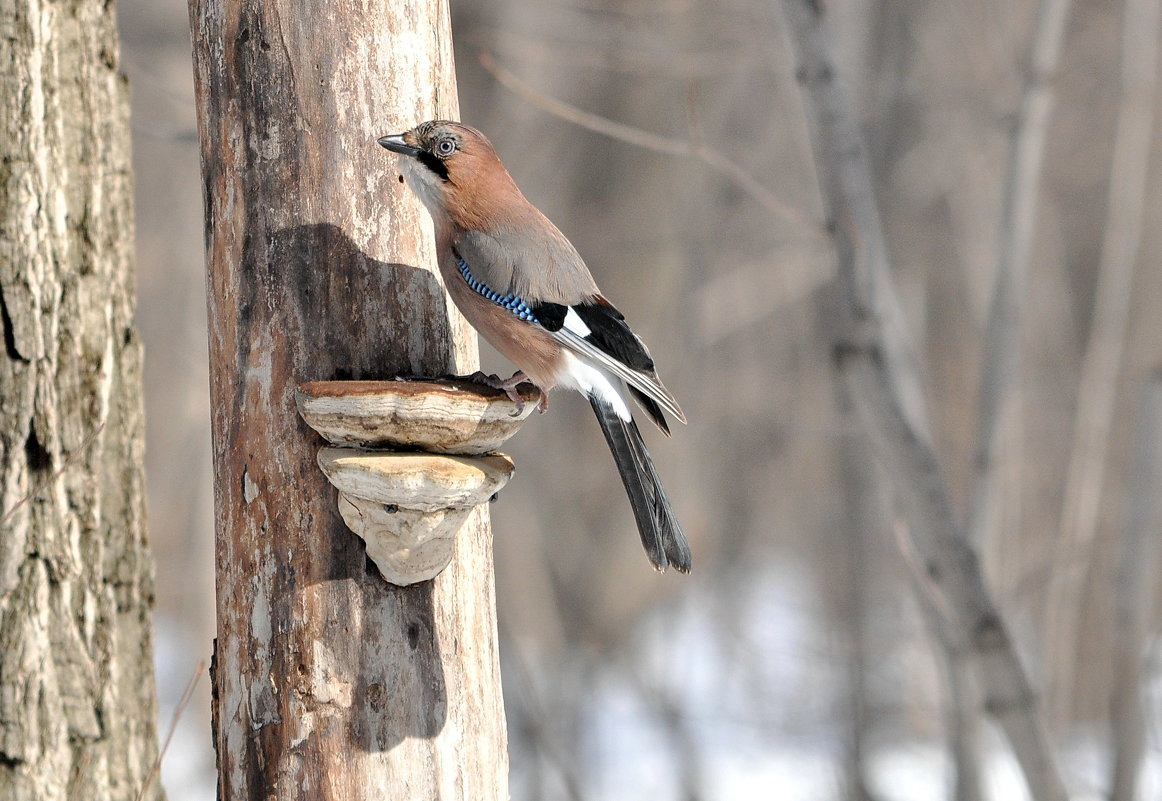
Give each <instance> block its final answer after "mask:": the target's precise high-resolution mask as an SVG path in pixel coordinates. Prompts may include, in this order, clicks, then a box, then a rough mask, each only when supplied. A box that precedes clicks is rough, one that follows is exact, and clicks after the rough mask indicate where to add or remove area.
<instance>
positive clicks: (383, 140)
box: [376, 134, 420, 156]
mask: <svg viewBox="0 0 1162 801" xmlns="http://www.w3.org/2000/svg"><path fill="white" fill-rule="evenodd" d="M376 141H377V142H379V144H381V145H383V146H384V147H386V148H387V149H388V150H390V151H392V152H393V153H402V154H403V155H405V156H416V155H419V153H420V149H419V148H418V147H412V146H411V145H409V144H408V143H407V142H405V141H404V140H403V134H389V135H387V136H381V137H379V139H377V140H376Z"/></svg>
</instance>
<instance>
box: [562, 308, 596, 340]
mask: <svg viewBox="0 0 1162 801" xmlns="http://www.w3.org/2000/svg"><path fill="white" fill-rule="evenodd" d="M564 327H565V328H567V329H569V330H570V331H572V332H573V333H574V334H576V335H577V336H579V337H581V338H582V339H584V338H585V337H587V336H589V335H590V334H592V333H593V332H592V331H590V330H589V326H587V325H585V321H584V320H582V319H581V315H579V314H577V312H575V311H573V309H572V308H570V309H569V310H568V311H567V312H565V322H564Z"/></svg>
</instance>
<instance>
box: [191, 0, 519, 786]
mask: <svg viewBox="0 0 1162 801" xmlns="http://www.w3.org/2000/svg"><path fill="white" fill-rule="evenodd" d="M306 8H308V7H307V6H303V5H302V4H298V3H291V2H287V1H286V0H242V2H225V0H191V1H190V24H191V30H192V35H193V41H194V66H195V84H196V87H195V88H196V96H197V107H198V127H199V135H200V139H201V149H202V171H203V186H204V202H205V213H206V247H207V262H208V274H209V280H208V294H209V331H210V374H211V385H212V386H211V402H212V407H213V408H212V430H213V452H214V474H215V498H216V521H217V535H216V540H217V548H216V553H217V568H216V572H217V598H218V601H217V607H218V609H217V613H218V637H217V642H216V646H215V659H214V667H213V688H214V701H213V703H214V716H215V732H216V733H215V742H216V748H217V753H218V765H219V784H220V790H219V797H220V798H221V799H223V801H238V800H240V799H260V798H261V799H267V798H288V799H290V798H310V799H343V801H357V800H358V799H370V798H375V799H384V798H387V799H396V798H398V799H413V798H425V799H429V798H431V799H434V798H473V799H487V798H494V799H507V797H508V791H507V770H508V765H507V756H506V750H505V727H504V715H503V708H502V705H501V698H500V676H499V668H498V659H497V650H496V620H495V604H494V598H493V580H492V543H491V533H490V529H489V524H488V518H487V512H484V511H476V512H473V513H472V515H471V517H470V519H469V521H468V523H467V524H466V525H465V526H464V528H463V529H462V530H461V531H460V534H459V542H458V546H457V550H456V556H455V558H454V560H453V562H452V564H451V566H450V568H449V569H448V570H447V571H445V572H444V573H442V574H441V575H439V576H438V577H437V578H435V579H434V580H432V581H425V582H422V583H419V584H416V585H413V586H411V587H407V588H401V587H395V586H393V585H389V584H388V583H386V582H385V581H384V580H383V579H382V578H381V577H380V575H379V574H378V573H377V571H376V570H375V568H374V567H371V566H369V563H368V560H367V557H366V554H365V551H364V547H363V543H362V542H361V541H360V540H359V539H358V538H356V537H355V536H354V535H353V534H352V533H351V532H349V531H348V530H347V529H346V528H345V527H344V525H343V523H342V521H341V520H340V517H339V513H338V511H337V509H336V500H335V491H334V489H332V488H331V486H330V485H329V484H328V483H327V482H326V479H325V478H324V476H323V474H322V473H321V472H320V470H319V468H318V467H317V466H316V464H315V453H316V450H317V447H318V439H317V437H316V435H315V434H314V433H313V432H311V431H310V429H308V428H307V427H306V425H305V424H304V423H303V422H302V421H301V420H300V419H299V416H298V414H297V413H296V410H295V400H294V393H295V388H296V386H297V385H298V384H300V383H303V382H306V381H311V380H333V379H366V378H384V377H388V376H393V375H398V374H423V375H438V374H445V373H464V372H471V371H472V370H473V369H475V362H476V349H475V348H476V346H475V339H474V337H473V336H472V334H471V332H470V329H468V328H467V327H466V325H465V324H464V323H463V321H462V320H461V319H460V317H459V316H458V315H457V314H456V312H455V311H454V310H452V309H451V307H450V305H449V304H448V302H447V301H446V298H445V295H444V292H443V290H442V288H441V286H440V283H439V281H438V279H437V277H436V273H435V271H434V260H433V247H432V238H431V233H430V226H429V223H428V221H427V218H426V216H425V214H424V213H423V212H422V210H421V207H420V206H419V205H418V203H417V202H416V201H415V200H414V199H413V198H412V197H411V196H410V195H409V193H408V192H407V190H406V188H405V187H404V185H403V183H402V179H401V178H400V176H399V173H398V172H397V171H396V164H395V161H394V159H393V158H392V157H391V155H390V154H388V153H387V152H386V151H385V150H383V149H382V148H381V147H379V146H378V145H377V144H376V141H375V140H376V138H377V137H378V136H380V135H382V134H385V133H391V132H396V131H399V130H402V129H404V128H406V127H410V126H411V125H413V124H415V123H416V122H418V121H420V120H424V119H430V118H436V117H440V118H455V117H456V115H457V105H456V93H455V82H454V77H453V62H452V52H451V38H450V33H449V20H448V7H447V5H446V4H444V3H440V2H430V3H419V4H406V5H405V4H388V3H380V4H375V6H374V8H373V9H372V8H369V7H368V6H367V5H366V4H363V3H357V2H353V0H332V1H331V2H328V3H319V4H315V5H313V6H309V8H312V9H313V12H312V13H308V12H307V11H306V10H305V9H306Z"/></svg>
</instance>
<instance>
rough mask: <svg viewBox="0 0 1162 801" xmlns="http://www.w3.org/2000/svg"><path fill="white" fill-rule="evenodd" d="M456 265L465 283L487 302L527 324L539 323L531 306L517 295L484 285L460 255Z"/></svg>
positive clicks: (457, 257)
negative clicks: (506, 293)
mask: <svg viewBox="0 0 1162 801" xmlns="http://www.w3.org/2000/svg"><path fill="white" fill-rule="evenodd" d="M456 265H457V267H459V269H460V275H462V276H464V283H466V284H468V287H469V288H470V289H471V290H472V291H473V292H475V293H476V294H477V295H480V297H482V298H484V299H485V300H488V301H491V302H493V303H495V304H496V305H497V306H500V307H501V308H502V309H508V310H509V311H510V312H512V313H513V314H515V315H516V316H517V317H518V318H520V319H521V320H524V321H525V322H526V323H535V322H538V320H537V316H536V315H535V314H533V310H532V309H530V308H529V305H528V304H527V303H525V302H524V301H523V300H521V299H520V298H519V297H517V296H516V295H502V294H500V293H499V292H497V291H496V290H495V289H492V288H491V287H489V286H488V285H487V284H485V283H483V282H482V281H480V280H479V279H477V278H476V276H474V275H473V274H472V270H471V269H470V268H469V267H468V262H466V261H464V259H462V258H460V256H459V254H457V256H456Z"/></svg>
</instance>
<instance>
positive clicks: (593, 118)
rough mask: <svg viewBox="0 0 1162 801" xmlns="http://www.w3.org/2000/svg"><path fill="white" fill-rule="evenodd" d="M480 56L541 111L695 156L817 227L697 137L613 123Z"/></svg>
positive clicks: (781, 213)
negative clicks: (671, 135)
mask: <svg viewBox="0 0 1162 801" xmlns="http://www.w3.org/2000/svg"><path fill="white" fill-rule="evenodd" d="M479 59H480V64H481V66H482V67H484V69H486V70H488V71H489V72H490V73H492V75H493V77H495V78H496V80H498V81H500V83H501V84H503V85H504V86H506V87H507V88H508V89H510V90H511V91H512V92H513V93H514V94H516V95H517V96H519V97H520V98H522V99H523V100H525V101H527V102H528V103H529V104H530V105H533V106H536V107H537V108H539V109H541V110H542V111H547V112H548V113H550V114H552V115H553V116H555V117H559V118H561V119H563V120H566V121H568V122H571V123H573V124H574V125H579V126H581V127H582V128H586V129H588V130H590V131H593V132H594V133H599V134H602V135H603V136H608V137H610V138H611V139H617V140H618V141H621V142H625V143H627V144H630V145H636V146H637V147H641V148H645V149H646V150H653V151H655V152H658V153H667V154H669V155H672V156H693V157H694V158H697V159H700V160H701V161H702V162H704V163H705V164H706V165H707V166H709V167H712V168H713V169H715V170H717V171H718V172H720V173H722V174H723V175H725V176H726V177H728V178H730V180H732V181H733V182H734V183H735V184H737V185H738V187H739V188H740V189H742V190H743V191H744V192H746V193H747V194H748V195H750V196H751V197H752V198H754V200H755V201H757V202H758V203H759V204H761V205H762V206H763V208H765V209H766V210H767V211H769V212H770V213H771V214H773V215H775V216H776V217H778V218H780V219H782V220H784V221H786V222H789V223H792V224H794V225H797V226H811V227H813V228H815V229H818V225H817V224H816V223H815V222H813V221H812V220H810V219H808V218H807V217H805V216H804V215H803V214H802V213H801V212H800V211H798V210H797V209H795V208H794V207H792V206H791V205H789V204H787V203H786V202H784V201H783V200H781V199H780V198H778V197H777V196H776V195H775V194H774V193H772V192H771V191H769V190H768V189H767V188H766V187H764V186H763V185H762V184H761V183H759V182H758V181H756V180H755V178H754V176H752V175H751V174H750V173H749V172H747V171H746V170H745V169H743V168H742V167H740V166H739V165H737V164H735V163H734V162H733V161H731V160H730V159H728V158H726V156H724V155H722V154H721V153H719V152H718V151H717V150H715V149H713V148H711V147H708V146H706V145H705V144H704V143H703V142H702V141H701V140H700V139H691V140H686V139H672V138H670V137H667V136H659V135H658V134H653V133H650V132H649V131H643V130H642V129H641V128H635V127H633V126H632V125H624V124H623V123H620V122H614V121H613V120H610V119H606V118H605V117H601V116H598V115H597V114H591V113H590V112H588V111H582V110H581V109H579V108H577V107H576V106H571V105H569V104H568V103H564V102H562V101H560V100H557V99H556V98H552V97H548V96H546V95H544V94H542V93H540V92H538V91H537V90H536V89H533V88H532V87H531V86H529V85H528V84H527V83H525V82H524V81H522V80H521V79H520V78H518V77H517V76H516V75H514V74H513V73H512V72H510V71H508V70H507V69H505V68H504V67H502V66H501V65H500V64H499V63H498V62H497V61H496V59H495V58H494V57H493V55H492V54H491V53H489V52H488V51H486V50H485V51H481V53H480V55H479ZM820 233H822V232H820Z"/></svg>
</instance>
